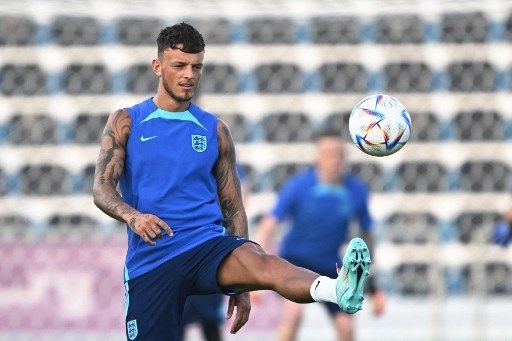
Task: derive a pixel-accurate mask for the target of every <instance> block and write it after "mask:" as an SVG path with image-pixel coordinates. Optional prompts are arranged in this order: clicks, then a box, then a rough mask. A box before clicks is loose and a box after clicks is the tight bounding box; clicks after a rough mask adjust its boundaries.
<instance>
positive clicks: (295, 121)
mask: <svg viewBox="0 0 512 341" xmlns="http://www.w3.org/2000/svg"><path fill="white" fill-rule="evenodd" d="M261 125H262V127H263V130H264V138H265V141H268V142H274V143H275V142H281V143H283V142H309V141H311V138H312V135H313V128H312V126H311V123H310V121H309V117H308V116H307V115H306V114H303V113H287V112H282V113H274V114H270V115H268V116H265V117H264V118H263V119H262V120H261Z"/></svg>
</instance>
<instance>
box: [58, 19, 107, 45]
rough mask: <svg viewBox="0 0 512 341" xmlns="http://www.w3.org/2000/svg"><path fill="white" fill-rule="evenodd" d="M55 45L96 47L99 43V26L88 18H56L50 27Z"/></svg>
mask: <svg viewBox="0 0 512 341" xmlns="http://www.w3.org/2000/svg"><path fill="white" fill-rule="evenodd" d="M51 30H52V35H53V41H54V42H55V43H56V44H57V45H62V46H69V45H96V44H98V43H99V42H100V33H101V26H100V24H99V23H98V20H97V19H96V18H94V17H90V16H80V17H74V16H58V17H56V18H55V19H54V20H53V22H52V25H51Z"/></svg>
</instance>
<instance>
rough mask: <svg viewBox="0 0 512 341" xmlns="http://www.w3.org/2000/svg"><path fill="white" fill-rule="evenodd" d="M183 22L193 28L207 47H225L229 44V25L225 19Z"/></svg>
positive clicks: (198, 19)
mask: <svg viewBox="0 0 512 341" xmlns="http://www.w3.org/2000/svg"><path fill="white" fill-rule="evenodd" d="M185 22H187V23H189V24H190V25H192V26H194V27H195V28H196V29H197V30H198V31H199V32H201V35H202V36H203V39H204V42H205V43H206V45H207V46H209V45H227V44H229V43H231V38H232V37H231V36H232V34H231V29H232V28H231V23H230V21H229V20H228V19H226V18H206V17H205V18H192V19H190V20H185Z"/></svg>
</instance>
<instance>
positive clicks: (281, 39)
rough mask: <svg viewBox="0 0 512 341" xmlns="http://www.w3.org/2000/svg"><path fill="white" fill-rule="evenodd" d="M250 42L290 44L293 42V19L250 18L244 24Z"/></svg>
mask: <svg viewBox="0 0 512 341" xmlns="http://www.w3.org/2000/svg"><path fill="white" fill-rule="evenodd" d="M245 26H246V31H247V42H248V43H250V44H265V45H270V44H292V43H294V42H295V32H294V21H293V20H292V19H290V18H275V17H268V18H250V19H248V20H247V22H246V24H245Z"/></svg>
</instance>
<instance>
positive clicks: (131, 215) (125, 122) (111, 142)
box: [93, 109, 172, 245]
mask: <svg viewBox="0 0 512 341" xmlns="http://www.w3.org/2000/svg"><path fill="white" fill-rule="evenodd" d="M130 130H131V118H130V114H129V113H128V112H127V111H126V110H125V109H121V110H117V111H115V112H113V113H112V114H111V115H110V116H109V118H108V121H107V125H106V126H105V130H104V131H103V135H102V136H101V149H100V155H99V157H98V162H97V163H96V172H95V174H94V187H93V197H94V204H95V205H96V206H98V208H99V209H100V210H102V211H103V212H105V213H106V214H107V215H109V216H111V217H112V218H114V219H117V220H119V221H122V222H126V223H128V225H129V226H130V228H131V229H132V230H133V231H134V232H135V233H137V234H138V235H139V236H140V237H141V238H142V239H143V240H144V241H145V242H146V243H148V244H150V245H154V244H155V241H154V239H156V238H160V237H162V231H161V229H163V230H165V231H166V232H167V234H169V235H172V231H171V229H170V228H169V226H167V224H166V223H165V222H164V221H162V220H161V219H160V218H158V217H156V216H154V215H151V214H142V213H141V212H139V211H137V210H136V209H134V208H133V207H131V206H130V205H128V204H126V203H125V202H124V201H123V198H122V197H121V195H120V194H119V192H118V191H117V189H116V186H117V183H118V182H119V178H120V177H121V174H123V169H124V160H125V155H126V150H125V148H126V143H127V141H128V137H129V136H130Z"/></svg>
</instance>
